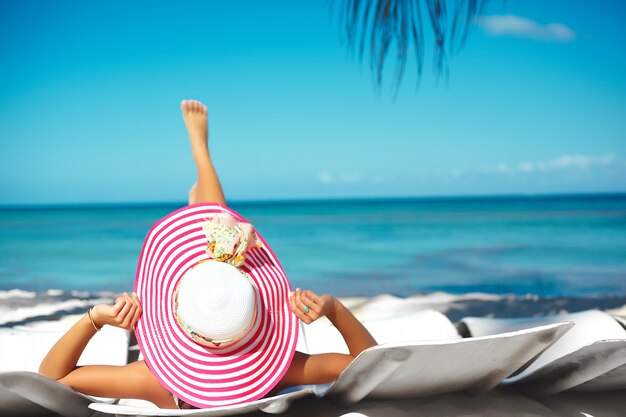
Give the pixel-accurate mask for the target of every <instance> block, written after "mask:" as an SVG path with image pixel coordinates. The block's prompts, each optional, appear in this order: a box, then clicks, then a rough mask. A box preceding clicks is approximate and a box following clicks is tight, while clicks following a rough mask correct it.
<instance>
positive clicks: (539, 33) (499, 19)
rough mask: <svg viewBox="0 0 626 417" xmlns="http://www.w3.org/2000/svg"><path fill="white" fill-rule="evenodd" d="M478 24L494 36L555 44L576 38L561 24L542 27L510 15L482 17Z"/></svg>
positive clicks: (539, 24) (573, 33)
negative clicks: (555, 42) (508, 36)
mask: <svg viewBox="0 0 626 417" xmlns="http://www.w3.org/2000/svg"><path fill="white" fill-rule="evenodd" d="M478 24H479V25H480V26H482V27H483V28H484V29H485V31H486V32H487V33H490V34H492V35H495V36H505V35H511V36H518V37H522V38H531V39H540V40H545V41H557V42H568V41H571V40H573V39H574V38H575V37H576V32H574V31H573V30H572V29H570V28H569V27H567V26H566V25H564V24H562V23H548V24H545V25H544V24H541V23H537V22H535V21H534V20H530V19H527V18H525V17H521V16H515V15H512V14H509V15H492V16H484V17H482V18H480V19H479V20H478Z"/></svg>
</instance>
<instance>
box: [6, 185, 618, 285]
mask: <svg viewBox="0 0 626 417" xmlns="http://www.w3.org/2000/svg"><path fill="white" fill-rule="evenodd" d="M179 207H180V205H150V206H101V207H57V208H36V209H35V208H29V209H0V290H10V289H14V288H19V289H23V290H28V291H44V290H47V289H63V290H85V291H127V290H130V289H132V287H133V280H134V273H135V267H136V262H137V257H138V255H139V252H140V250H141V245H142V243H143V239H144V237H145V234H146V233H147V231H148V229H149V228H150V226H151V225H152V223H153V222H154V221H156V220H157V219H159V218H160V217H162V216H164V215H166V214H167V213H169V212H170V211H172V210H174V209H177V208H179ZM232 207H233V208H234V209H235V210H237V211H239V212H240V213H241V214H242V215H243V216H244V217H246V218H248V220H250V221H251V222H252V223H253V224H255V226H256V227H257V229H258V230H259V231H260V233H261V234H262V235H263V236H264V237H265V239H267V240H268V241H269V243H270V244H271V246H272V248H273V250H274V251H275V253H276V254H277V256H278V257H279V259H280V260H281V262H282V264H283V267H284V268H285V271H286V272H287V275H288V276H289V277H290V279H291V281H292V283H293V285H294V286H298V287H307V288H312V289H313V290H316V291H320V292H332V293H335V294H336V295H341V296H346V295H375V294H379V293H390V294H396V295H401V296H408V295H412V294H415V293H418V292H431V291H438V290H441V291H447V292H452V293H466V292H473V291H480V292H488V293H497V294H506V293H513V294H520V295H521V294H529V293H530V294H537V295H542V296H545V295H548V296H549V295H555V296H556V295H559V296H561V295H567V296H592V295H611V294H617V295H624V294H626V195H618V196H580V197H558V198H546V197H529V198H494V199H481V198H473V199H414V200H371V201H356V200H353V201H318V202H284V203H279V202H275V203H240V204H233V205H232Z"/></svg>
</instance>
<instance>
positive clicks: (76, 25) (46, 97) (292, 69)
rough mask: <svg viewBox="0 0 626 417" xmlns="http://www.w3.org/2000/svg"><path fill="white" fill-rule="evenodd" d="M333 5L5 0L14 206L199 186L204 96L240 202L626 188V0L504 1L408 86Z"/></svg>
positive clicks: (134, 198) (0, 136)
mask: <svg viewBox="0 0 626 417" xmlns="http://www.w3.org/2000/svg"><path fill="white" fill-rule="evenodd" d="M326 3H327V2H325V1H322V0H319V1H305V2H293V1H278V2H254V1H249V2H200V1H194V2H192V1H184V2H154V1H150V2H148V1H143V2H142V1H135V2H122V1H110V2H78V1H76V2H68V1H58V2H49V1H31V0H25V1H20V2H17V1H12V2H11V1H3V2H0V46H1V48H2V51H3V53H2V55H3V58H2V66H0V204H48V203H98V202H154V201H181V200H183V199H185V198H186V194H187V190H188V188H189V186H190V185H191V183H192V182H193V181H194V168H193V163H192V159H191V157H190V152H189V147H188V142H187V138H186V135H185V130H184V125H183V123H182V119H181V117H180V113H179V103H180V100H181V99H185V98H197V99H200V100H202V101H203V102H205V103H206V104H207V105H208V107H209V114H210V116H209V117H210V119H209V124H210V139H209V142H210V146H211V152H212V155H213V158H214V162H215V164H216V166H217V169H218V172H219V173H220V177H221V179H222V183H223V185H224V188H225V192H226V195H227V198H229V199H231V200H254V199H291V198H296V199H300V198H337V197H339V198H344V197H389V196H443V195H445V196H453V195H485V194H488V195H493V194H542V193H576V192H616V191H626V180H625V178H626V82H625V81H626V78H625V77H626V55H624V53H623V46H624V44H625V41H626V27H625V26H624V25H623V22H624V18H625V17H626V5H625V4H624V3H623V2H620V1H614V2H602V3H601V4H597V5H596V4H593V5H592V4H590V3H589V2H588V1H553V2H540V1H527V0H524V1H522V0H509V1H507V2H491V3H490V5H489V7H488V8H487V10H486V13H485V15H486V16H485V18H484V19H483V20H481V21H480V22H477V23H476V24H475V25H474V30H473V32H472V34H471V36H470V38H469V40H468V42H467V44H466V46H465V48H464V49H463V50H462V51H461V52H460V53H459V54H458V55H456V56H454V57H451V58H450V60H449V64H450V73H449V81H448V83H445V82H443V81H437V78H436V77H435V76H434V75H433V71H432V70H431V69H432V58H431V57H432V48H430V45H429V44H428V45H427V46H428V47H427V51H426V65H425V69H424V72H423V77H422V80H421V82H420V84H419V91H417V92H416V77H415V66H414V62H413V61H411V60H409V62H408V66H407V70H406V76H405V78H404V81H403V83H402V85H401V87H400V90H399V92H398V95H397V97H396V98H395V99H394V97H393V94H391V93H390V89H391V86H392V84H391V77H390V76H388V77H387V78H386V82H385V84H384V86H383V91H382V93H381V94H378V93H377V92H376V90H375V88H374V87H373V83H372V74H371V72H370V71H369V68H368V65H367V64H366V63H364V64H362V65H360V64H359V63H358V62H356V61H355V60H354V59H352V58H350V54H349V53H348V52H347V49H346V47H345V44H344V43H342V40H341V36H340V28H339V25H338V22H337V18H336V13H335V14H334V15H333V16H330V13H329V9H328V7H327V5H326ZM425 29H426V32H427V33H428V31H429V24H428V22H426V26H425ZM388 66H389V67H391V66H392V62H391V61H390V62H389V63H388ZM389 75H392V74H391V73H389Z"/></svg>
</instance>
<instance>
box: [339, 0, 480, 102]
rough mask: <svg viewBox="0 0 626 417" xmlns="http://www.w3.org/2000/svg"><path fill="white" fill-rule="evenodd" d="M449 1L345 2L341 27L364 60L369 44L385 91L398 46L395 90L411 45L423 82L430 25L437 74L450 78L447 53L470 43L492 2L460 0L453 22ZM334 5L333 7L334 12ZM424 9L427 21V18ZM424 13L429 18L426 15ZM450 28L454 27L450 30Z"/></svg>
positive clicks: (341, 6) (376, 75)
mask: <svg viewBox="0 0 626 417" xmlns="http://www.w3.org/2000/svg"><path fill="white" fill-rule="evenodd" d="M446 3H447V2H446V1H445V0H340V1H339V6H338V7H339V24H340V26H341V27H342V28H343V30H342V31H343V33H344V34H345V37H346V40H347V44H348V48H349V49H350V50H352V51H355V50H358V59H359V61H360V62H362V61H363V56H364V55H365V48H366V44H368V46H369V63H370V67H371V69H372V71H373V73H374V79H375V84H376V86H377V87H378V89H379V90H380V88H381V87H382V83H383V70H384V68H385V62H386V60H387V57H388V55H389V52H390V51H391V50H392V47H394V46H395V49H396V60H395V61H396V62H395V71H394V72H395V83H394V85H395V90H396V92H397V89H398V87H399V86H400V83H401V81H402V78H403V76H404V71H405V68H406V63H407V57H408V56H409V53H410V51H411V46H412V48H413V51H414V52H415V59H416V67H417V68H416V70H417V79H418V82H419V80H420V79H421V76H422V69H423V67H424V29H423V26H424V24H425V23H426V19H429V20H430V24H431V26H432V31H433V36H434V65H435V69H436V72H437V74H439V75H442V74H443V75H444V76H445V77H446V78H447V74H448V63H447V56H448V54H453V53H455V52H457V51H458V50H459V49H460V48H461V47H462V46H463V44H464V43H465V41H466V40H467V37H468V35H469V32H470V29H471V27H472V24H473V22H474V20H475V19H476V18H477V17H478V16H480V15H481V14H482V13H483V11H484V8H485V6H486V5H487V3H488V0H457V1H456V2H455V3H456V5H455V7H454V13H453V15H452V19H451V22H449V21H448V11H447V7H446ZM333 7H334V6H333V5H332V4H331V8H333ZM424 10H425V11H426V13H427V14H428V17H427V18H425V17H424V16H423V12H424ZM426 13H424V14H426ZM449 24H450V25H451V26H450V28H449V29H448V26H449Z"/></svg>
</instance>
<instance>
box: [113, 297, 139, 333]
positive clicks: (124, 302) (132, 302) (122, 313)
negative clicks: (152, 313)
mask: <svg viewBox="0 0 626 417" xmlns="http://www.w3.org/2000/svg"><path fill="white" fill-rule="evenodd" d="M114 308H115V310H117V313H116V314H115V315H114V316H115V317H114V320H113V321H114V326H117V327H121V328H123V329H126V330H131V329H132V328H133V327H134V326H135V325H136V324H137V321H138V320H139V318H140V317H141V313H142V312H143V310H142V308H141V302H140V301H139V298H138V297H137V294H135V293H133V294H132V295H128V294H127V293H124V294H122V295H121V296H120V297H119V298H118V299H117V302H116V303H115V307H114Z"/></svg>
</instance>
